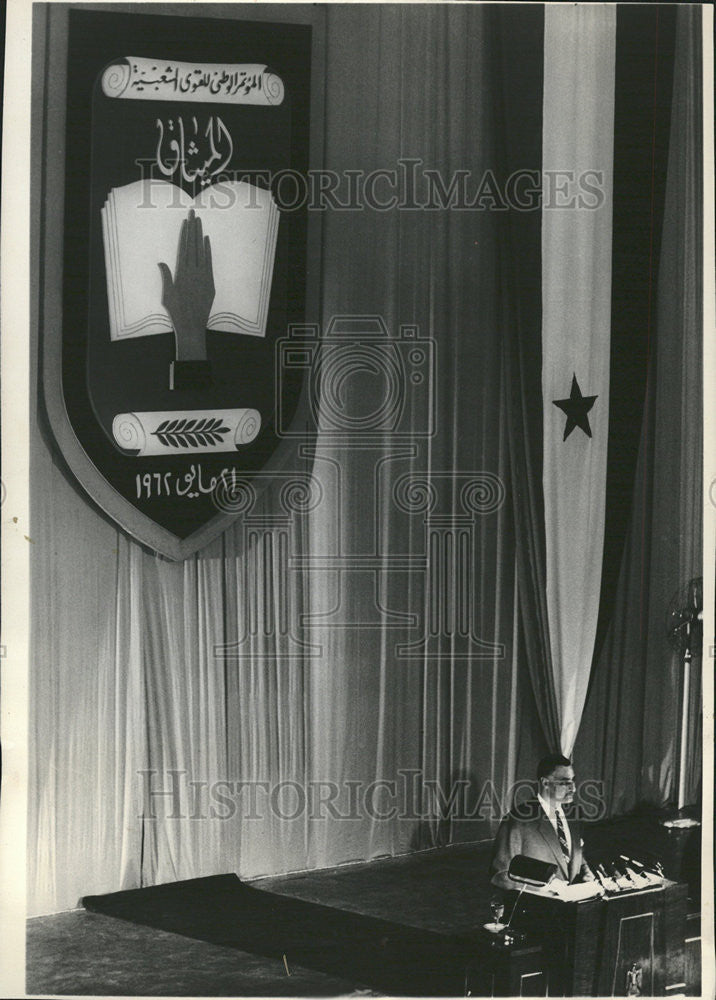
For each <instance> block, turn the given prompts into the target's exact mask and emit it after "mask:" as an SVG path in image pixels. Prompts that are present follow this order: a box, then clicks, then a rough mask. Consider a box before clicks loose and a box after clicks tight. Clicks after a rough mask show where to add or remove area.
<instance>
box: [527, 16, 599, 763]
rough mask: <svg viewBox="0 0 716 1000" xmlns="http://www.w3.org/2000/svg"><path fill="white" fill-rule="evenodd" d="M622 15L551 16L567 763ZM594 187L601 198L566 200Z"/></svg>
mask: <svg viewBox="0 0 716 1000" xmlns="http://www.w3.org/2000/svg"><path fill="white" fill-rule="evenodd" d="M616 18H617V15H616V7H615V6H613V5H604V6H602V5H599V6H596V5H595V6H587V5H581V4H580V5H575V6H571V7H565V6H561V5H560V6H555V7H550V6H547V7H546V8H545V39H544V96H543V140H542V152H543V163H542V167H543V175H544V177H545V178H546V180H547V181H548V182H549V185H550V191H551V196H550V198H546V199H545V201H544V204H543V210H542V393H543V401H544V407H543V441H544V452H543V477H542V478H543V489H544V507H545V542H546V591H547V611H548V619H549V635H550V643H551V649H552V669H553V672H554V687H555V694H556V700H557V708H558V712H559V724H560V739H561V746H562V752H563V753H566V754H569V753H570V752H571V750H572V747H573V745H574V740H575V738H576V734H577V730H578V727H579V722H580V719H581V715H582V709H583V707H584V701H585V698H586V693H587V685H588V683H589V673H590V668H591V663H592V654H593V650H594V638H595V634H596V628H597V618H598V614H599V597H600V585H601V573H602V554H603V545H604V520H605V504H606V466H607V438H608V432H609V367H610V320H611V266H612V168H613V139H614V67H615V47H616ZM585 177H591V179H592V182H593V183H594V186H595V187H596V188H597V189H598V195H597V196H595V197H594V198H590V199H586V198H585V199H581V200H580V199H566V198H563V199H560V190H563V191H564V190H566V189H567V188H568V187H569V186H570V184H571V183H573V181H574V180H577V179H579V178H582V179H584V178H585Z"/></svg>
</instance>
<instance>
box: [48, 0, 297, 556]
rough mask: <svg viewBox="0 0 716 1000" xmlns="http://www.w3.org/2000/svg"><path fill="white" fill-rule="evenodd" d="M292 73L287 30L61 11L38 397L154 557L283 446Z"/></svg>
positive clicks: (62, 440)
mask: <svg viewBox="0 0 716 1000" xmlns="http://www.w3.org/2000/svg"><path fill="white" fill-rule="evenodd" d="M127 53H130V54H127ZM309 71H310V30H309V29H307V28H305V27H302V26H293V25H287V26H277V25H275V24H273V25H261V24H247V23H245V22H244V23H241V22H233V23H232V22H227V21H215V22H210V21H193V20H188V19H187V18H184V17H181V18H176V19H171V20H169V21H168V19H166V18H156V17H152V16H151V15H149V16H140V17H137V16H136V15H133V16H132V17H127V16H123V15H117V14H107V13H96V14H91V13H89V12H72V15H71V19H70V35H69V42H68V95H67V131H66V135H67V149H66V173H65V176H66V182H65V229H64V237H65V239H64V250H63V265H64V271H63V323H62V328H61V329H45V330H44V345H43V347H44V349H43V366H44V371H43V382H44V388H45V400H46V405H47V411H48V415H49V418H50V423H51V425H52V428H53V431H54V433H55V437H56V439H57V441H58V443H59V445H60V447H61V449H62V451H63V453H64V455H65V458H66V459H67V461H68V464H69V465H70V467H71V469H72V471H73V472H74V474H75V475H76V476H77V478H78V479H79V480H80V482H81V484H82V486H83V487H84V489H85V490H86V491H87V492H88V493H89V494H90V496H91V497H92V498H93V500H94V501H95V502H96V503H97V504H99V506H100V507H101V508H102V509H103V510H104V511H105V512H106V513H107V514H109V515H110V516H111V517H112V518H114V519H115V520H116V521H117V522H118V523H119V524H121V525H122V526H123V527H124V528H125V529H126V530H128V531H129V532H130V533H131V534H132V535H133V536H135V537H136V538H137V539H139V540H140V541H142V542H144V543H146V544H148V545H149V546H151V547H152V548H154V549H155V550H157V551H159V552H161V553H163V554H164V555H167V556H169V557H170V558H183V557H184V556H186V555H188V554H189V553H191V552H193V551H195V550H196V549H197V548H198V547H199V546H201V545H203V544H205V543H206V542H207V541H208V540H209V539H211V538H212V537H214V536H215V535H216V534H218V533H219V532H220V531H221V530H223V529H224V528H225V527H226V526H227V523H228V522H229V520H230V519H231V517H232V515H231V514H230V513H227V512H226V509H225V507H226V505H225V504H223V505H222V503H221V502H218V501H217V498H221V497H222V496H223V497H225V496H226V495H227V494H230V492H231V484H232V482H234V481H236V480H237V479H240V480H243V481H245V480H246V478H247V477H248V478H250V477H251V476H253V475H255V474H257V473H258V472H261V471H262V470H265V469H266V468H267V466H274V465H276V464H277V462H279V461H280V451H281V445H282V442H283V437H282V434H281V432H280V429H279V428H278V427H277V423H276V419H275V414H276V412H277V410H278V409H279V408H280V409H281V411H283V410H285V409H286V408H288V412H289V414H291V413H292V412H294V411H295V409H296V406H297V401H298V399H299V396H300V389H301V378H302V373H301V372H300V370H298V369H292V370H290V371H287V372H286V373H285V377H280V378H278V379H277V378H276V377H275V355H276V344H277V341H278V340H279V339H280V338H282V337H285V336H286V334H287V331H288V330H289V329H290V328H292V327H295V326H296V325H297V324H301V323H302V322H303V321H304V319H305V316H304V305H305V280H306V215H307V211H306V205H305V203H304V204H296V202H295V200H294V201H293V202H292V204H291V205H290V206H289V209H290V210H286V208H285V207H282V204H281V201H280V192H278V193H277V183H278V184H281V183H282V184H283V190H284V192H285V191H287V190H288V189H289V187H290V186H291V185H290V183H288V181H289V180H290V179H291V178H301V177H304V176H305V174H306V172H307V167H308V119H309V94H308V81H309V75H310V73H309ZM293 190H295V188H294V189H293ZM281 374H282V375H283V373H281ZM277 396H280V397H281V404H280V407H279V406H278V403H277ZM282 421H283V424H284V425H285V422H286V421H285V417H284V416H283V415H282Z"/></svg>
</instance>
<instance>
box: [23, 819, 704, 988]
mask: <svg viewBox="0 0 716 1000" xmlns="http://www.w3.org/2000/svg"><path fill="white" fill-rule="evenodd" d="M645 837H647V838H648V839H649V843H651V844H653V845H654V847H657V846H660V847H661V848H662V849H663V850H664V851H665V852H666V854H668V849H669V848H671V849H672V850H671V855H670V857H671V860H672V863H673V865H674V866H675V867H678V868H679V870H678V871H677V870H675V868H672V871H671V875H672V877H674V876H676V877H679V878H681V877H683V876H684V875H685V874H687V872H685V871H684V866H686V867H689V865H690V864H692V862H689V852H688V851H687V852H685V851H684V847H685V844H684V843H680V844H678V845H677V844H676V842H675V841H674V840H673V838H671V839H669V838H670V837H671V835H669V834H666V833H665V832H664V831H663V830H660V829H659V828H658V826H657V824H656V822H655V819H654V817H645V818H641V819H635V818H633V817H632V818H630V819H629V820H627V821H620V822H612V823H610V824H600V825H599V826H595V827H594V828H592V829H591V830H589V831H587V838H586V839H587V847H588V851H590V850H591V853H590V857H594V856H596V857H599V855H600V854H602V852H603V851H606V850H609V851H612V850H613V844H614V842H615V838H616V839H617V841H618V843H619V845H620V846H622V847H623V849H624V850H626V851H627V853H628V851H629V846H630V844H635V843H641V844H642V845H643V843H644V838H645ZM658 838H665V839H663V840H662V842H661V844H658V843H657V841H658ZM682 839H683V838H682ZM677 847H678V850H676V848H677ZM490 853H491V845H490V844H489V843H486V844H478V845H465V846H459V847H452V848H444V849H440V850H434V851H429V852H425V853H422V854H417V855H411V856H409V857H405V858H395V859H385V860H379V861H375V862H372V863H366V864H360V865H354V866H346V867H341V868H338V869H332V870H326V871H319V872H310V873H304V874H298V875H292V876H282V877H276V878H270V879H262V880H259V881H256V882H254V883H252V884H247V883H244V882H242V881H241V880H239V879H238V878H237V877H236V876H235V875H233V874H225V875H218V876H213V877H209V878H204V879H195V880H191V881H189V882H180V883H172V884H170V885H166V886H155V887H149V888H146V889H140V890H130V891H127V892H120V893H112V894H109V895H106V896H95V897H87V898H86V899H85V901H84V902H85V906H86V908H87V912H73V913H69V914H58V915H56V916H53V917H45V918H37V919H35V920H31V921H30V922H29V934H28V982H27V989H28V992H30V993H53V994H63V993H76V994H84V995H95V996H99V995H111V994H114V995H117V994H120V995H165V996H166V995H173V996H187V995H192V996H202V995H203V996H220V995H235V996H237V995H239V996H240V995H248V996H252V995H253V996H261V995H264V996H265V995H274V996H279V995H280V996H289V995H293V996H319V995H320V996H329V995H333V996H337V995H346V994H355V993H362V994H366V993H372V994H374V995H380V994H391V995H417V996H427V995H447V996H459V995H462V993H463V989H464V976H465V968H466V963H467V962H469V961H470V958H471V957H472V956H474V953H475V943H476V940H477V936H478V935H479V928H480V927H481V925H482V924H483V923H484V922H485V921H486V920H488V919H489V918H490V917H489V914H490V909H489V901H490V898H491V897H492V895H493V890H492V888H491V886H490V884H489V879H488V872H489V859H490ZM692 853H693V852H692ZM685 859H686V860H685ZM690 894H691V896H692V898H696V897H697V894H698V886H697V884H695V883H694V884H693V885H692V886H691V889H690ZM691 909H692V910H695V909H696V905H695V904H693V905H692V907H691ZM692 926H696V925H695V924H692ZM123 940H124V941H125V943H126V945H125V950H124V952H123V951H122V941H123ZM93 941H94V942H95V943H94V944H93ZM190 956H191V957H190Z"/></svg>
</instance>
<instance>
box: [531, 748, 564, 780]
mask: <svg viewBox="0 0 716 1000" xmlns="http://www.w3.org/2000/svg"><path fill="white" fill-rule="evenodd" d="M571 766H572V761H571V760H570V759H569V757H564V756H563V755H562V754H561V753H548V754H547V756H546V757H543V758H542V760H541V761H540V762H539V764H538V765H537V781H541V780H542V778H548V777H549V776H550V774H551V773H552V772H553V771H554V770H556V768H558V767H571Z"/></svg>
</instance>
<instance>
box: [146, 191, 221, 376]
mask: <svg viewBox="0 0 716 1000" xmlns="http://www.w3.org/2000/svg"><path fill="white" fill-rule="evenodd" d="M159 270H160V272H161V275H162V305H163V306H164V308H165V309H166V310H167V312H168V313H169V318H170V320H171V321H172V326H173V327H174V334H175V339H176V359H177V362H187V361H189V362H197V361H199V362H201V361H206V327H207V323H208V321H209V314H210V312H211V306H212V303H213V302H214V295H215V288H214V272H213V270H212V265H211V243H210V242H209V237H208V236H204V235H203V232H202V227H201V219H199V218H197V216H196V214H195V212H194V209H190V210H189V215H188V217H187V218H186V219H185V220H184V221H183V222H182V225H181V232H180V234H179V248H178V250H177V260H176V267H175V270H174V276H173V277H172V273H171V271H170V270H169V266H168V265H167V264H165V263H164V262H162V263H160V264H159Z"/></svg>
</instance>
